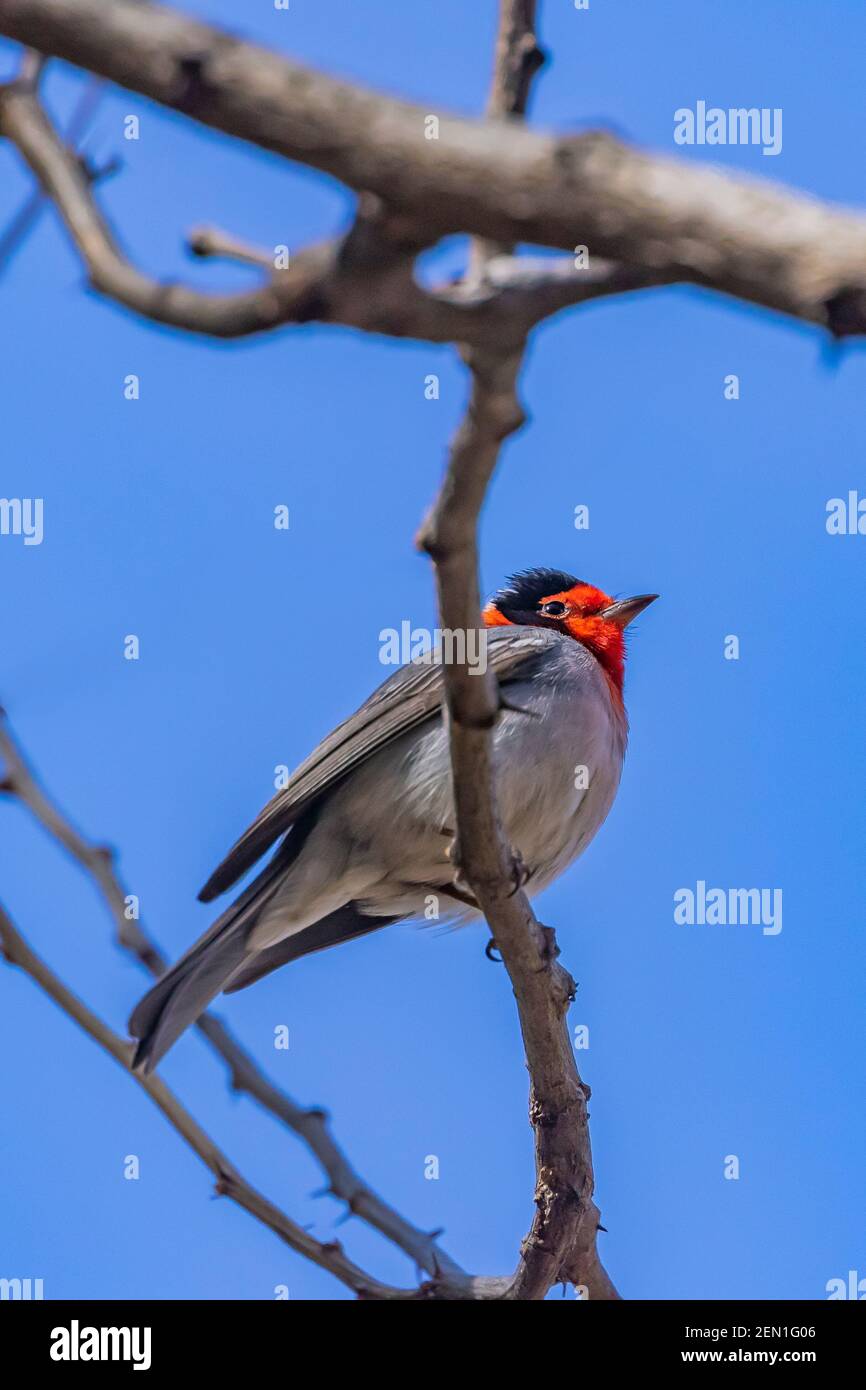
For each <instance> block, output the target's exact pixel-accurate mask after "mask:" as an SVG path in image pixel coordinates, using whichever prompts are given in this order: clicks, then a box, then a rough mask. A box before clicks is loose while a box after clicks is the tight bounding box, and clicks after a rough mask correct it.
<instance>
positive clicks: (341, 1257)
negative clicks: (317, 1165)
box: [0, 907, 430, 1300]
mask: <svg viewBox="0 0 866 1390" xmlns="http://www.w3.org/2000/svg"><path fill="white" fill-rule="evenodd" d="M0 947H2V951H3V954H4V956H5V957H6V959H7V961H9V963H10V964H11V965H17V966H20V968H21V969H22V970H23V971H25V973H26V974H28V975H29V976H30V977H31V979H33V980H35V982H36V983H37V984H38V985H39V986H40V988H41V989H43V990H44V991H45V993H46V994H47V995H49V997H50V998H51V999H53V1000H54V1002H55V1004H57V1005H58V1007H59V1008H60V1009H62V1010H63V1012H64V1013H65V1014H67V1015H68V1016H69V1017H70V1018H71V1019H73V1021H74V1022H75V1023H77V1024H78V1025H79V1027H80V1028H83V1030H84V1032H85V1033H87V1034H88V1036H89V1037H91V1038H92V1039H93V1040H94V1042H97V1043H99V1045H100V1047H102V1048H104V1049H105V1051H106V1052H108V1053H109V1055H110V1056H112V1057H113V1058H114V1060H115V1061H116V1062H119V1064H120V1065H121V1066H122V1067H123V1069H124V1070H125V1071H126V1072H127V1073H128V1074H129V1075H130V1076H131V1078H132V1079H133V1081H135V1082H136V1084H137V1085H139V1086H140V1087H141V1088H142V1090H143V1091H146V1092H147V1094H148V1095H149V1096H150V1098H151V1100H152V1101H154V1102H155V1104H156V1105H158V1106H159V1108H160V1110H161V1111H162V1113H163V1115H165V1117H166V1119H167V1120H168V1121H169V1123H170V1124H171V1125H172V1127H173V1128H174V1129H175V1130H177V1132H178V1134H180V1135H181V1137H182V1138H183V1139H185V1140H186V1142H187V1144H188V1145H189V1146H190V1148H191V1149H192V1150H193V1152H194V1153H196V1154H197V1155H198V1157H199V1158H200V1159H201V1161H202V1163H204V1164H205V1166H206V1167H207V1168H209V1169H210V1171H211V1172H212V1173H213V1175H214V1177H215V1178H216V1191H217V1193H218V1194H219V1195H221V1196H226V1197H230V1198H231V1200H232V1201H233V1202H236V1203H237V1204H238V1206H240V1207H243V1209H244V1211H248V1212H249V1213H250V1215H251V1216H254V1217H255V1218H256V1219H257V1220H258V1221H261V1222H262V1223H263V1225H265V1226H267V1227H268V1228H269V1229H270V1230H272V1231H273V1232H274V1233H275V1234H276V1235H278V1236H279V1237H280V1239H281V1240H282V1241H284V1242H285V1244H286V1245H288V1246H290V1247H291V1248H292V1249H293V1250H296V1251H298V1253H299V1254H301V1255H304V1256H306V1258H307V1259H308V1260H312V1262H313V1264H317V1265H319V1266H321V1268H322V1269H326V1270H327V1271H328V1273H329V1274H333V1275H334V1277H335V1279H339V1280H340V1281H341V1282H342V1283H343V1284H346V1285H348V1287H349V1288H350V1289H353V1290H354V1292H355V1293H356V1294H357V1295H358V1297H359V1298H372V1299H387V1300H414V1299H418V1298H424V1297H428V1296H430V1294H429V1290H428V1286H422V1288H421V1289H399V1288H394V1287H392V1286H391V1285H389V1284H383V1283H381V1282H380V1281H379V1280H377V1279H374V1278H372V1277H371V1276H370V1275H368V1274H367V1273H366V1272H365V1271H364V1270H362V1269H360V1268H359V1266H358V1265H356V1264H354V1262H353V1261H352V1260H350V1259H349V1258H348V1257H347V1256H346V1254H345V1253H344V1251H343V1249H342V1246H341V1245H340V1244H339V1242H336V1241H333V1242H329V1243H327V1244H323V1243H322V1242H321V1241H318V1240H316V1239H314V1237H313V1236H311V1235H310V1234H309V1232H307V1231H305V1230H304V1228H303V1227H302V1226H299V1225H298V1224H297V1223H296V1222H294V1221H292V1219H291V1218H290V1217H288V1216H286V1215H285V1213H284V1212H282V1211H280V1209H279V1208H278V1207H276V1206H275V1205H274V1204H273V1202H270V1201H269V1200H268V1199H267V1198H266V1197H264V1196H263V1195H262V1193H261V1192H259V1191H257V1189H256V1188H254V1187H253V1186H252V1185H251V1184H250V1183H248V1182H247V1181H246V1179H245V1178H243V1177H242V1176H241V1174H240V1173H239V1172H238V1170H237V1168H235V1166H234V1164H233V1163H231V1162H230V1160H229V1159H228V1158H227V1157H226V1155H225V1154H224V1153H223V1152H222V1150H221V1149H220V1148H218V1147H217V1145H216V1144H215V1143H214V1141H213V1139H211V1138H210V1136H209V1135H208V1134H207V1133H206V1132H205V1131H204V1130H203V1129H202V1128H201V1126H200V1125H199V1124H198V1122H197V1121H196V1120H194V1119H193V1117H192V1115H190V1113H189V1111H188V1110H186V1109H185V1108H184V1106H183V1105H182V1104H181V1102H180V1101H179V1100H178V1098H177V1096H175V1095H174V1093H173V1092H172V1091H170V1090H169V1088H168V1087H167V1086H166V1085H165V1083H164V1082H163V1081H162V1080H161V1079H160V1078H159V1077H158V1076H147V1077H145V1076H141V1075H140V1074H139V1073H137V1072H132V1071H130V1066H129V1064H130V1060H131V1057H132V1051H133V1049H132V1044H130V1043H128V1042H125V1041H124V1040H123V1038H119V1037H118V1036H117V1034H116V1033H113V1032H112V1030H111V1029H110V1028H109V1027H108V1025H107V1024H105V1023H103V1021H102V1019H100V1018H99V1017H98V1016H97V1015H96V1014H95V1013H93V1012H92V1011H91V1010H90V1009H89V1008H88V1007H87V1005H86V1004H85V1003H83V1001H82V1000H81V999H79V998H78V997H77V995H75V994H73V993H72V991H71V990H69V989H68V988H67V987H66V985H64V984H63V982H62V981H61V980H60V979H59V978H58V977H57V976H56V975H55V974H54V972H53V971H52V970H51V969H50V968H49V966H47V965H46V963H45V962H44V961H43V960H42V959H40V957H39V956H37V955H36V954H35V953H34V952H33V951H32V950H31V949H30V947H29V946H28V945H27V942H26V941H25V940H24V938H23V937H22V936H21V934H20V932H18V930H17V929H16V928H15V926H14V925H13V923H12V921H11V920H10V918H9V916H8V914H7V913H6V912H5V910H4V909H3V908H2V907H0Z"/></svg>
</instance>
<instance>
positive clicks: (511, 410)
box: [418, 0, 618, 1299]
mask: <svg viewBox="0 0 866 1390" xmlns="http://www.w3.org/2000/svg"><path fill="white" fill-rule="evenodd" d="M534 18H535V4H534V3H531V2H530V0H503V3H502V12H501V24H500V38H499V43H498V46H497V59H496V67H495V71H494V79H493V89H492V92H491V97H490V102H489V106H490V108H491V109H498V110H500V111H503V112H504V111H509V112H513V113H514V114H517V112H518V110H519V109H521V107H522V105H524V104H525V100H526V86H525V83H523V82H520V81H516V80H515V77H514V74H515V70H516V69H517V68H519V67H520V61H521V55H525V54H528V53H532V52H535V51H536V49H537V42H536V39H535V34H534ZM524 61H525V60H524ZM496 250H497V248H496V247H495V246H492V245H491V244H490V243H484V244H482V245H480V246H477V247H476V248H475V255H474V265H475V267H476V273H478V274H480V275H483V274H484V273H485V271H486V269H487V267H488V266H489V265H490V264H491V263H494V264H495V261H493V262H492V261H491V257H495V254H496ZM522 356H523V352H522V347H518V348H517V349H515V350H512V351H496V350H481V349H479V350H477V351H475V350H473V351H471V352H469V353H467V354H466V361H467V365H468V366H469V369H470V373H471V395H470V401H469V407H468V410H467V412H466V415H465V417H464V420H463V422H462V424H461V426H460V428H459V430H458V432H457V435H456V438H455V440H454V443H453V445H452V448H451V455H450V459H449V463H448V469H447V472H446V476H445V481H444V483H443V485H442V489H441V491H440V494H439V497H438V498H437V500H436V503H435V505H434V507H433V509H432V511H431V512H430V514H429V516H428V517H427V519H426V521H425V522H424V525H423V526H422V528H421V531H420V533H419V536H418V544H419V545H420V546H421V547H422V548H423V549H424V550H425V551H426V552H427V553H428V554H429V555H430V557H431V558H432V560H433V562H434V566H435V571H436V586H437V591H438V598H439V614H440V620H441V625H442V627H443V628H446V629H451V630H454V631H467V630H468V629H470V628H477V627H479V626H480V623H481V618H480V607H481V602H480V593H479V585H478V553H477V527H478V519H479V515H480V512H481V507H482V504H483V502H484V498H485V495H486V491H487V486H488V484H489V482H490V479H491V477H492V474H493V471H494V469H495V467H496V463H497V461H498V458H499V453H500V449H501V446H502V443H503V441H504V440H505V439H507V438H508V436H509V435H511V434H513V433H514V431H515V430H517V429H519V428H520V426H521V424H522V423H523V419H524V417H523V412H522V410H521V408H520V405H519V402H518V399H517V378H518V373H519V371H520V365H521V361H522ZM443 671H444V678H445V689H446V698H447V705H448V715H449V735H450V748H451V767H452V777H453V785H454V799H455V807H456V818H457V837H456V841H455V844H454V846H453V847H452V859H453V860H454V863H455V871H459V872H460V874H461V875H462V876H463V878H465V879H466V881H467V882H468V883H469V885H470V887H471V889H472V891H473V893H474V896H475V898H476V900H477V902H478V903H479V904H480V905H481V908H482V910H483V912H484V916H485V918H486V919H487V922H488V925H489V926H490V929H491V931H492V933H493V936H494V938H495V941H496V945H497V947H498V948H499V951H500V953H501V955H502V959H503V961H504V963H505V967H506V969H507V971H508V974H509V977H510V979H511V984H512V987H513V989H514V995H515V999H516V1001H517V1011H518V1016H519V1019H520V1028H521V1033H522V1035H523V1044H524V1048H525V1052H526V1061H527V1067H528V1070H529V1077H530V1101H529V1113H530V1120H531V1123H532V1126H533V1131H534V1135H535V1170H536V1188H535V1216H534V1218H533V1222H532V1227H531V1229H530V1231H529V1234H528V1235H527V1237H526V1239H525V1241H524V1242H523V1246H522V1249H521V1258H520V1261H519V1263H518V1267H517V1270H516V1272H515V1274H514V1276H513V1278H512V1279H511V1281H510V1282H509V1284H508V1287H507V1289H506V1291H505V1292H504V1293H503V1295H502V1296H503V1297H504V1298H506V1299H538V1298H543V1297H544V1295H545V1294H546V1293H547V1291H548V1290H549V1289H550V1287H551V1286H552V1285H553V1284H554V1283H556V1282H557V1281H559V1280H564V1279H569V1280H571V1281H572V1282H573V1283H575V1284H576V1285H579V1286H583V1287H585V1288H586V1289H587V1292H588V1296H589V1297H591V1298H596V1299H597V1298H601V1299H611V1298H617V1297H618V1295H617V1293H616V1290H615V1288H614V1286H613V1284H612V1283H611V1281H610V1279H609V1277H608V1275H607V1274H606V1272H605V1270H604V1268H603V1266H602V1264H601V1261H600V1260H599V1257H598V1253H597V1250H596V1232H597V1230H598V1226H599V1213H598V1208H597V1207H596V1205H595V1203H594V1202H593V1200H592V1194H593V1184H594V1179H593V1169H592V1153H591V1148H590V1141H589V1128H588V1117H587V1100H588V1097H589V1088H588V1087H587V1086H584V1084H583V1082H582V1081H581V1079H580V1076H579V1074H578V1070H577V1066H576V1064H575V1060H574V1052H573V1049H572V1046H571V1041H570V1038H569V1034H568V1029H567V1026H566V1014H567V1011H568V1006H569V1003H570V1001H571V999H572V996H573V993H574V982H573V981H572V979H571V976H570V975H568V973H567V972H566V971H565V970H563V969H562V967H561V966H560V965H559V964H558V963H557V960H556V956H557V955H558V949H557V947H556V941H555V937H554V933H553V931H552V929H550V928H547V927H542V926H541V924H540V923H539V922H538V920H537V919H536V917H535V915H534V913H533V911H532V908H531V907H530V905H529V901H528V899H527V898H526V895H525V894H524V893H523V892H522V890H521V889H520V888H519V886H518V885H519V878H518V877H517V866H516V864H515V860H514V856H513V854H512V851H511V849H510V847H509V846H508V845H507V843H506V841H505V838H504V835H503V831H502V825H501V823H500V820H499V816H498V812H497V808H496V788H495V778H494V770H493V763H492V757H491V736H490V731H491V729H492V727H493V725H494V724H495V722H496V719H497V717H498V714H499V694H498V690H497V688H496V681H495V677H494V676H493V674H492V672H489V671H488V673H487V675H486V677H485V678H484V679H479V678H478V676H477V674H474V675H471V674H470V672H469V669H468V668H467V667H466V666H465V665H460V664H459V663H449V664H448V665H446V666H445V667H444V668H443Z"/></svg>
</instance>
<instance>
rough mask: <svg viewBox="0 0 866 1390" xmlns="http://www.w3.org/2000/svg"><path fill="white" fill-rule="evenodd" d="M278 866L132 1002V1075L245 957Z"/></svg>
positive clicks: (149, 1063)
mask: <svg viewBox="0 0 866 1390" xmlns="http://www.w3.org/2000/svg"><path fill="white" fill-rule="evenodd" d="M281 868H282V866H281V865H278V864H276V863H275V862H274V861H271V863H270V864H268V866H267V867H266V868H265V869H264V870H263V871H262V873H260V874H259V875H258V877H257V878H256V879H254V881H253V882H252V883H251V884H250V886H249V888H247V890H246V892H244V893H242V894H241V896H240V897H239V898H238V899H237V901H236V902H234V903H232V905H231V907H230V908H228V910H227V911H226V912H224V913H223V914H222V916H221V917H218V918H217V920H216V921H215V922H214V923H213V925H212V926H211V927H209V928H208V930H207V931H206V932H205V933H204V935H203V936H201V937H199V939H198V941H197V942H196V943H195V945H194V946H191V947H190V949H189V950H188V951H187V952H186V954H185V955H183V956H181V958H180V960H179V961H177V962H176V963H175V964H174V965H173V966H172V967H171V969H170V970H167V971H166V972H165V974H164V975H162V976H160V978H159V979H158V980H157V982H156V984H155V985H154V986H153V988H152V989H150V990H148V992H147V994H146V995H145V996H144V998H143V999H140V1000H139V1002H138V1003H137V1004H136V1006H135V1008H134V1010H133V1012H132V1015H131V1016H130V1020H129V1025H128V1026H129V1031H130V1033H131V1034H132V1036H133V1037H134V1038H137V1039H138V1046H137V1047H136V1049H135V1056H134V1057H133V1059H132V1066H133V1070H134V1071H138V1070H141V1071H143V1072H144V1073H145V1075H147V1074H148V1073H149V1072H151V1071H153V1068H154V1067H155V1066H156V1064H157V1062H159V1061H160V1060H161V1058H163V1057H164V1056H165V1054H166V1052H167V1051H168V1049H169V1048H170V1047H171V1045H172V1043H173V1042H176V1040H177V1039H178V1038H179V1037H180V1035H181V1033H183V1032H184V1030H185V1029H186V1028H188V1027H189V1026H190V1024H191V1023H194V1022H195V1020H196V1019H197V1018H198V1016H199V1014H200V1013H202V1012H203V1011H204V1010H205V1009H206V1008H207V1006H208V1004H209V1003H210V1001H211V1000H212V999H213V998H215V997H216V995H217V994H219V992H220V990H221V989H223V987H224V986H225V985H226V984H227V983H228V980H229V978H230V977H231V975H233V974H234V972H235V970H236V969H237V968H238V966H239V965H240V964H241V961H242V960H243V958H244V956H245V954H246V940H247V937H248V935H249V932H250V928H251V927H252V925H253V923H254V921H255V919H256V918H257V917H258V915H259V913H260V912H261V910H262V908H263V907H264V905H265V903H266V902H267V901H268V900H269V898H270V897H271V895H272V894H273V892H274V890H275V889H276V887H277V884H278V882H279V879H280V872H279V871H280V869H281Z"/></svg>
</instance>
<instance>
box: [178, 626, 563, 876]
mask: <svg viewBox="0 0 866 1390" xmlns="http://www.w3.org/2000/svg"><path fill="white" fill-rule="evenodd" d="M485 635H486V638H487V641H486V648H487V663H488V666H489V668H490V669H491V670H492V671H493V672H494V674H495V675H496V678H497V680H498V681H499V682H500V684H506V683H507V682H508V681H510V680H514V679H516V678H517V677H518V676H523V675H525V674H527V671H528V668H529V666H530V665H531V664H532V662H533V661H534V660H535V659H536V658H537V657H538V656H540V655H541V654H542V653H543V652H544V651H546V650H548V649H549V648H550V647H551V646H554V645H556V644H557V643H559V642H562V641H566V640H569V639H566V638H563V637H561V636H560V635H559V634H558V633H556V632H553V631H551V630H549V629H546V628H541V627H537V628H536V627H500V628H490V629H486V630H485ZM442 697H443V681H442V667H441V665H439V664H438V663H434V662H423V663H422V662H420V661H419V662H413V663H412V664H410V665H408V666H401V667H400V669H399V670H398V671H395V672H394V673H393V675H391V676H389V677H388V679H387V680H386V681H384V682H383V684H382V685H380V686H379V688H378V690H375V691H374V692H373V694H372V695H371V696H370V698H369V699H368V700H366V701H365V702H364V704H363V705H361V707H360V709H358V710H356V712H355V713H354V714H353V715H350V717H349V718H348V719H346V720H344V722H343V723H342V724H339V725H338V726H337V728H336V729H334V731H333V733H331V734H329V735H328V737H327V738H325V739H323V740H322V742H321V743H320V744H319V746H318V747H317V748H316V749H314V750H313V752H312V753H311V754H310V756H309V757H308V758H307V759H306V760H305V761H304V762H302V763H301V765H300V767H299V768H298V769H297V770H296V771H295V772H294V773H293V774H292V776H291V778H290V779H289V781H288V783H287V784H286V786H285V787H283V788H282V789H281V790H280V791H279V792H278V793H277V795H276V796H275V797H273V798H272V799H271V800H270V801H269V802H268V804H267V806H265V807H264V809H263V810H262V811H261V812H260V813H259V815H258V816H257V817H256V819H255V820H254V821H253V823H252V825H251V826H250V827H249V828H248V829H247V830H245V831H244V833H243V835H241V837H240V839H239V840H238V841H237V842H236V843H235V844H234V845H233V846H232V848H231V849H230V850H229V852H228V854H227V855H226V857H225V859H224V860H223V861H222V863H221V864H220V865H219V867H218V868H217V869H215V870H214V872H213V873H212V874H211V876H210V878H209V879H208V881H207V883H206V884H205V885H204V887H203V888H202V890H201V892H200V893H199V899H200V900H201V901H202V902H210V901H211V900H212V899H213V898H216V897H218V896H219V894H220V893H224V892H225V890H226V889H227V888H230V887H231V885H232V884H233V883H235V882H236V881H237V880H238V879H239V878H240V877H241V876H242V875H243V874H245V873H246V871H247V869H249V868H250V867H251V865H253V864H254V863H255V862H256V860H257V859H259V858H260V857H261V855H262V854H264V852H265V850H266V849H267V848H268V847H269V846H270V845H272V844H273V843H274V841H275V840H277V839H278V838H279V837H280V836H281V835H282V834H284V833H285V831H287V830H288V829H289V828H290V827H291V826H292V825H294V823H295V822H296V821H297V820H298V819H299V818H300V817H301V816H302V815H303V814H304V812H305V811H308V810H309V809H310V808H311V806H312V805H313V803H314V802H315V801H317V800H318V799H319V798H320V797H321V796H323V795H324V794H325V793H327V792H329V791H331V790H332V789H333V788H334V787H335V786H336V785H337V784H338V783H339V782H341V781H342V780H343V778H344V777H346V776H348V774H349V773H350V772H351V771H352V770H353V769H354V768H356V767H358V765H359V764H360V763H363V762H365V761H366V759H367V758H369V757H371V756H372V755H373V754H374V753H376V752H378V750H379V749H380V748H383V747H384V746H385V745H386V744H388V743H391V742H392V741H393V740H394V739H396V738H399V737H400V735H401V734H404V733H406V732H407V731H408V730H409V729H413V728H415V727H416V726H417V725H418V724H421V723H423V722H424V720H426V719H430V718H432V717H433V716H435V715H437V714H438V713H439V711H440V710H441V707H442Z"/></svg>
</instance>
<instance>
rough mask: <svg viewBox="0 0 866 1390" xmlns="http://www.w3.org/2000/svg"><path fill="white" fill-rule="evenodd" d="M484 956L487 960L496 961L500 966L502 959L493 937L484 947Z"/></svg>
mask: <svg viewBox="0 0 866 1390" xmlns="http://www.w3.org/2000/svg"><path fill="white" fill-rule="evenodd" d="M484 954H485V956H486V957H487V959H488V960H493V961H496V963H497V965H501V964H502V957H501V956H500V955H499V947H498V946H497V944H496V937H495V936H491V938H490V940H489V941H488V943H487V945H486V946H485V947H484Z"/></svg>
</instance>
